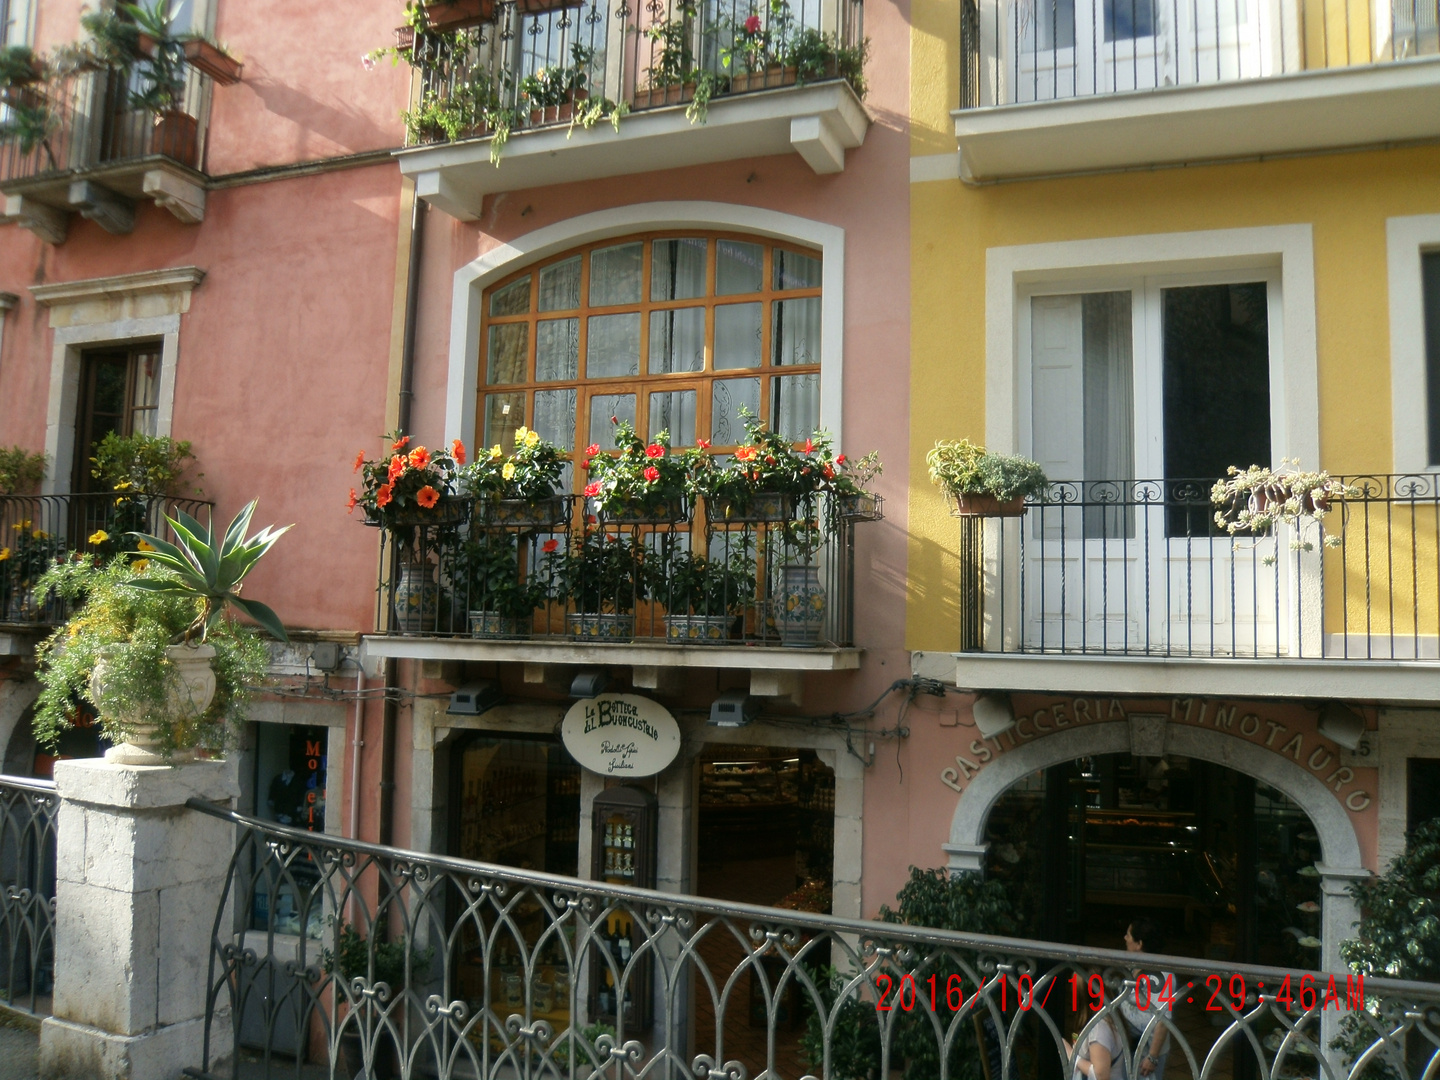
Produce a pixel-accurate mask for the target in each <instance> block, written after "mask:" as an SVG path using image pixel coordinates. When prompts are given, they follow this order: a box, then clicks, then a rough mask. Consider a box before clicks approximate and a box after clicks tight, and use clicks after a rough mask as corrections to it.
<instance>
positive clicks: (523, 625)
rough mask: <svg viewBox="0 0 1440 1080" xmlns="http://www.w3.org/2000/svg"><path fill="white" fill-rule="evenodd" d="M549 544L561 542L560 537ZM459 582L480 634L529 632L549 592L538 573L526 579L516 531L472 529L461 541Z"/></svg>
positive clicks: (494, 635) (473, 627) (473, 630)
mask: <svg viewBox="0 0 1440 1080" xmlns="http://www.w3.org/2000/svg"><path fill="white" fill-rule="evenodd" d="M547 543H550V544H555V545H556V546H557V547H558V541H554V540H551V541H547ZM552 550H554V549H553V548H552ZM456 584H457V585H458V586H460V588H461V590H463V591H462V592H460V594H459V595H462V596H464V597H465V598H466V606H467V611H468V615H469V622H470V635H471V636H472V637H477V638H504V637H520V636H522V635H524V634H527V633H529V631H530V620H531V618H532V616H533V615H534V613H535V609H536V608H538V607H539V606H540V605H542V604H543V603H545V601H546V599H547V597H548V590H547V589H546V587H545V586H544V584H543V583H542V582H541V581H540V578H539V575H538V574H537V575H532V576H531V577H530V578H529V579H528V580H524V581H522V580H521V575H520V555H519V543H518V539H517V536H516V534H514V533H503V532H481V531H478V530H477V531H475V532H472V533H471V534H470V536H469V537H468V538H467V539H466V540H465V542H464V543H463V544H462V545H461V546H460V551H459V556H458V563H457V566H456Z"/></svg>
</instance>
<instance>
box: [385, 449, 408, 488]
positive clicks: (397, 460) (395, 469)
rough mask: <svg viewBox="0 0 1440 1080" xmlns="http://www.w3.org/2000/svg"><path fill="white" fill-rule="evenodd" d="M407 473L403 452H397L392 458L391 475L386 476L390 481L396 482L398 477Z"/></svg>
mask: <svg viewBox="0 0 1440 1080" xmlns="http://www.w3.org/2000/svg"><path fill="white" fill-rule="evenodd" d="M404 475H405V457H404V455H403V454H396V455H395V456H394V457H392V458H391V459H390V475H389V476H388V477H386V479H387V480H389V481H390V483H392V484H393V483H394V482H395V480H396V478H397V477H401V476H404Z"/></svg>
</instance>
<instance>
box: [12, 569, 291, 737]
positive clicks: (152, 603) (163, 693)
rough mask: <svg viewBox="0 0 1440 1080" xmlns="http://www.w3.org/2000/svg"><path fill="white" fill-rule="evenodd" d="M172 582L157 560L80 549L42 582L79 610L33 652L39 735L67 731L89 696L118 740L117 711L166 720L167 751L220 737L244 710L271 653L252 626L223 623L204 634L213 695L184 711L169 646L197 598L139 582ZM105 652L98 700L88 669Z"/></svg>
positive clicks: (192, 614)
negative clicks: (203, 705)
mask: <svg viewBox="0 0 1440 1080" xmlns="http://www.w3.org/2000/svg"><path fill="white" fill-rule="evenodd" d="M173 580H174V576H173V575H171V574H170V573H169V572H168V571H166V570H164V569H162V568H160V567H157V566H155V565H154V564H153V563H150V564H147V563H146V562H145V561H144V560H138V561H135V562H133V563H132V562H131V556H126V555H121V556H117V557H116V558H115V559H113V560H111V561H110V562H109V563H105V564H97V563H96V562H95V561H93V560H91V559H89V558H87V557H84V556H76V557H74V558H72V559H71V560H70V561H68V562H63V563H60V564H58V565H56V566H54V567H52V568H51V569H50V570H49V571H47V572H46V574H45V575H44V576H43V577H42V578H41V579H40V582H39V585H40V587H41V588H42V589H44V590H47V591H48V590H52V589H53V590H54V591H55V592H56V593H58V594H59V595H61V596H63V597H64V598H65V599H67V600H69V601H70V602H71V606H72V610H74V609H76V608H78V610H75V613H74V614H73V615H72V616H71V617H70V619H69V621H68V622H67V623H66V624H65V625H64V626H62V627H60V628H59V629H57V630H56V631H55V633H54V634H52V635H51V636H50V637H49V638H48V639H47V640H46V641H45V642H43V643H42V644H41V645H40V647H39V649H38V650H37V651H36V678H37V679H38V680H39V681H40V684H41V687H42V689H41V692H40V698H39V700H38V702H37V703H36V706H35V720H34V725H35V737H36V739H37V740H38V741H39V742H41V743H42V744H44V745H46V746H53V745H55V743H56V742H57V741H58V740H59V738H60V736H61V735H62V734H64V733H65V732H66V731H68V730H69V729H70V727H71V724H72V719H73V717H74V715H75V710H76V708H77V706H78V705H79V704H81V703H88V704H89V705H91V706H93V707H94V708H95V709H96V710H97V711H98V712H99V714H100V725H101V730H102V731H104V733H105V735H106V737H107V738H109V739H111V740H112V741H114V742H121V741H124V739H125V738H126V737H127V736H128V735H129V734H130V732H129V731H128V729H127V728H126V727H125V723H124V721H123V720H121V719H119V718H121V717H130V716H138V717H139V719H141V720H142V721H148V722H153V723H156V724H158V725H159V729H160V731H159V734H160V738H161V740H162V748H163V750H164V751H165V752H167V753H168V752H169V751H171V750H174V749H176V748H179V747H186V746H194V745H196V744H197V743H198V744H201V745H207V746H213V747H219V746H221V745H223V743H224V737H225V733H226V731H227V730H228V729H229V728H231V727H233V725H235V724H238V723H239V722H240V721H242V720H243V719H244V718H245V713H246V707H247V705H248V702H249V700H250V690H249V688H250V687H253V686H256V685H258V684H259V683H260V682H261V680H263V679H264V678H265V672H266V668H267V665H268V661H269V653H268V651H267V650H266V648H265V645H264V643H263V642H262V641H261V640H260V638H259V637H258V635H256V634H255V633H254V631H252V630H249V629H247V628H245V627H243V626H239V625H237V624H235V623H234V622H231V621H229V620H223V621H221V622H219V623H218V624H217V625H215V626H214V627H213V628H212V629H211V631H210V634H209V636H208V637H207V638H206V643H207V644H209V645H210V646H212V647H213V648H214V649H215V659H214V660H213V661H212V663H211V667H212V668H213V670H214V672H215V685H216V689H215V698H214V700H213V701H212V702H211V703H210V706H209V708H207V709H206V710H205V712H204V713H203V714H201V715H200V716H198V717H190V716H177V715H176V714H175V712H174V710H173V708H172V703H171V700H170V698H171V694H172V691H174V690H176V689H177V687H178V681H177V675H176V671H175V667H174V664H173V663H172V662H171V661H170V659H169V658H168V657H167V655H166V651H165V650H166V647H167V646H169V645H170V644H171V642H172V640H173V639H175V638H176V636H177V635H183V633H184V631H185V629H186V627H187V626H188V625H190V624H191V622H192V621H193V620H194V619H195V618H196V616H197V614H198V610H199V608H200V604H199V603H198V602H197V600H196V599H195V598H194V597H190V596H186V595H185V594H183V593H181V592H175V591H164V590H153V589H151V590H147V589H139V588H136V587H135V585H136V583H137V582H140V581H154V582H168V581H173ZM102 657H103V658H104V660H105V679H104V687H103V688H102V691H101V693H102V696H101V697H100V699H99V700H97V699H96V698H95V697H94V695H93V692H92V689H91V686H90V676H91V675H92V674H93V673H94V671H95V665H96V664H97V663H99V661H100V660H101V659H102Z"/></svg>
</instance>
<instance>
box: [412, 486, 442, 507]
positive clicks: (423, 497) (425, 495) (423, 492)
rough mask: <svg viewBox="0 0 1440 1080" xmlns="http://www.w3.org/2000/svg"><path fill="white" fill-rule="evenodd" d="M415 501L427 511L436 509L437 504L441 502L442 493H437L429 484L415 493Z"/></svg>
mask: <svg viewBox="0 0 1440 1080" xmlns="http://www.w3.org/2000/svg"><path fill="white" fill-rule="evenodd" d="M415 501H416V502H417V503H419V504H420V505H421V506H423V507H424V508H425V509H426V510H431V509H434V506H435V504H436V503H438V502H439V501H440V492H438V491H436V490H435V489H434V488H433V487H431V486H430V485H429V484H426V485H425V486H424V487H422V488H421V489H420V490H419V491H417V492H416V493H415Z"/></svg>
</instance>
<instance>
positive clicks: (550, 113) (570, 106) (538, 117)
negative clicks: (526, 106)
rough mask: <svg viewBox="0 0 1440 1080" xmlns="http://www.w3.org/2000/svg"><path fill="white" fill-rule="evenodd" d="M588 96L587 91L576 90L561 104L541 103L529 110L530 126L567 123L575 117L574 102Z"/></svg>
mask: <svg viewBox="0 0 1440 1080" xmlns="http://www.w3.org/2000/svg"><path fill="white" fill-rule="evenodd" d="M589 96H590V94H589V92H588V91H585V90H576V91H575V92H574V93H572V94H571V95H570V100H569V101H567V102H565V103H564V104H563V105H541V106H539V107H537V108H533V109H531V110H530V125H529V126H530V127H540V126H541V125H543V124H568V123H570V121H572V120H573V119H574V118H575V103H576V102H578V101H584V100H585V99H587V98H588V97H589Z"/></svg>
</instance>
